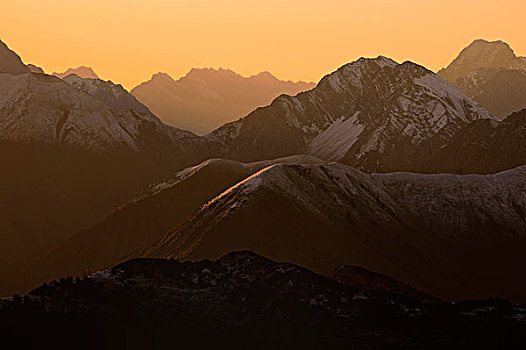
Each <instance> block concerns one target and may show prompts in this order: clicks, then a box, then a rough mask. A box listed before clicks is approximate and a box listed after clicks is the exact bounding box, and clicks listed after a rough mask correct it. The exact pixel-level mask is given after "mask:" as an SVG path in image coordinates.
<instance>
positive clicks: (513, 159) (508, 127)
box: [426, 109, 526, 174]
mask: <svg viewBox="0 0 526 350" xmlns="http://www.w3.org/2000/svg"><path fill="white" fill-rule="evenodd" d="M426 164H427V165H426V171H427V172H430V173H433V172H450V173H456V174H468V173H478V174H491V173H496V172H499V171H503V170H506V169H511V168H514V167H517V166H520V165H525V164H526V109H524V110H522V111H520V112H516V113H513V114H512V115H510V116H509V117H507V118H506V119H504V120H503V121H495V120H479V121H476V122H474V123H472V124H470V125H468V126H467V127H466V128H464V129H462V130H461V131H459V132H458V133H457V134H455V136H454V137H453V138H452V139H451V140H450V141H449V142H448V144H447V146H445V147H443V148H441V149H438V150H437V151H436V152H434V153H433V155H432V156H431V157H430V159H429V161H428V162H427V163H426Z"/></svg>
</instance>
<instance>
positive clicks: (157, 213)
mask: <svg viewBox="0 0 526 350" xmlns="http://www.w3.org/2000/svg"><path fill="white" fill-rule="evenodd" d="M487 55H488V57H489V56H491V55H490V54H487ZM494 56H495V57H500V54H499V55H494ZM496 60H497V59H494V60H493V61H496ZM493 61H492V62H493ZM460 62H462V60H460ZM513 69H515V66H513ZM35 71H36V69H35V68H34V67H33V68H31V67H29V66H26V65H25V64H24V63H23V62H22V60H21V59H20V57H19V56H18V55H16V53H14V52H13V51H11V50H9V49H8V48H7V46H5V45H4V44H2V46H0V163H1V164H8V165H9V166H8V167H6V169H5V170H4V171H2V172H0V191H1V192H2V196H1V198H0V231H1V232H2V233H3V235H4V236H3V244H2V246H1V247H0V256H1V257H2V258H1V261H0V284H1V285H0V292H1V293H12V292H16V291H28V290H30V289H32V288H34V287H35V286H36V284H38V283H41V282H43V281H45V280H48V279H53V278H58V277H60V276H64V275H66V274H71V275H82V274H84V273H88V272H92V271H94V270H98V269H100V268H108V267H111V266H113V265H114V264H115V263H117V262H122V261H125V260H127V259H129V258H131V257H144V256H147V257H159V256H162V257H169V256H173V257H179V258H182V259H186V260H188V259H190V260H194V259H196V260H200V259H202V258H212V257H213V258H218V257H220V256H222V255H224V254H226V253H228V252H231V251H233V250H240V249H241V250H242V249H251V250H254V251H255V252H257V253H262V254H264V255H266V256H270V257H273V258H275V259H277V260H281V261H290V262H293V263H298V264H300V265H301V266H304V267H309V268H310V269H312V270H314V271H315V272H317V273H321V274H324V275H327V276H329V275H330V274H331V273H332V271H333V269H334V268H335V267H336V266H339V265H341V264H348V265H357V266H361V267H362V268H365V269H368V270H372V271H376V272H378V273H383V274H385V275H388V276H392V277H393V278H395V279H396V280H399V281H400V282H401V283H404V284H406V285H411V286H414V287H416V288H417V289H418V290H421V291H422V292H423V293H427V294H430V295H434V296H437V297H440V298H444V299H448V300H456V299H461V298H465V297H487V296H493V295H499V296H505V297H508V298H512V299H514V300H515V299H520V297H521V296H522V295H524V291H525V289H524V288H525V287H524V285H523V283H522V282H521V280H520V279H518V278H517V275H519V274H520V273H521V268H522V267H523V266H524V265H525V262H524V261H523V258H522V257H521V256H522V254H521V252H522V251H523V250H524V248H525V247H524V241H525V240H524V232H526V230H525V220H524V218H525V217H526V213H525V202H524V198H523V197H524V195H523V193H524V190H525V189H524V185H523V184H524V183H526V181H525V179H524V167H520V166H523V165H524V164H525V163H524V154H525V153H524V133H525V130H526V111H522V112H517V113H514V114H512V115H511V116H509V117H507V118H506V119H504V120H502V121H501V120H499V119H497V118H496V117H495V116H494V115H493V114H492V113H490V112H489V111H487V110H486V109H485V108H484V107H483V106H481V105H480V104H479V103H477V102H476V101H475V100H474V99H472V98H470V97H469V96H468V95H466V94H465V93H463V92H461V91H460V90H459V89H458V88H457V87H455V86H454V85H452V84H451V83H449V82H448V81H447V80H445V79H443V78H441V77H440V76H438V75H436V74H434V73H433V72H431V71H429V70H428V69H426V68H424V67H422V66H419V65H417V64H414V63H412V62H403V63H397V62H395V61H393V60H391V59H389V58H386V57H382V56H380V57H378V58H374V59H366V58H361V59H359V60H357V61H355V62H351V63H349V64H346V65H345V66H343V67H341V68H339V69H338V70H337V71H335V72H333V73H331V74H329V75H327V76H325V77H324V78H323V79H322V80H321V81H320V82H319V84H317V85H316V86H315V87H312V88H311V89H310V90H309V89H307V90H308V91H304V92H300V93H299V94H297V95H295V96H288V95H281V96H278V97H277V98H275V99H274V100H273V101H272V102H271V103H270V105H268V106H264V107H259V108H257V109H255V110H254V111H252V112H247V113H248V114H247V115H246V116H245V117H243V118H241V119H239V120H236V121H231V122H229V123H227V124H225V125H223V126H220V127H219V128H217V129H215V130H214V131H212V132H210V133H208V134H206V135H204V136H198V135H196V134H194V133H192V132H190V131H185V130H181V129H178V128H175V127H172V126H168V125H167V124H165V123H163V122H162V121H161V120H160V119H159V118H157V116H156V115H155V114H154V112H155V111H154V112H153V113H152V111H151V110H150V108H148V107H147V106H146V105H145V104H143V103H142V102H141V99H140V98H138V97H136V96H134V95H133V94H130V93H128V92H127V91H126V90H125V89H124V88H123V87H122V86H120V85H118V84H115V83H113V82H111V81H103V80H100V79H96V78H83V77H81V76H79V75H77V74H68V75H67V76H65V77H63V78H62V79H60V78H58V77H55V76H52V75H46V74H45V73H42V72H40V71H38V72H35ZM458 71H461V72H463V70H458ZM209 73H210V74H209ZM210 75H212V76H216V75H217V76H221V79H218V80H219V81H223V77H222V76H223V75H225V76H227V77H229V79H232V81H241V80H240V78H239V77H238V76H237V75H236V74H235V73H233V72H231V71H219V72H217V71H209V70H205V71H199V70H195V71H193V72H191V73H189V74H188V75H187V77H185V78H184V79H181V80H184V82H185V84H186V83H188V84H190V85H191V84H194V83H195V84H196V85H195V86H198V87H203V86H205V87H207V88H209V87H210V86H212V85H211V83H210V81H212V80H213V79H212V78H210ZM198 77H199V78H198ZM257 77H259V78H257V79H256V77H253V79H254V80H258V79H261V80H265V79H267V80H269V81H274V82H275V79H274V78H271V77H269V76H268V75H267V74H262V75H259V76H257ZM159 78H163V79H165V78H166V77H165V76H159ZM194 78H195V79H194ZM241 79H242V81H244V82H246V80H250V79H252V78H241ZM258 81H259V80H258ZM179 82H181V81H179ZM169 85H170V86H171V85H172V83H169ZM190 85H189V86H190ZM263 85H264V84H263ZM278 85H281V83H280V84H278ZM218 86H223V85H221V84H219V85H218ZM295 86H296V87H297V85H295ZM198 90H199V89H197V90H195V91H198ZM152 91H153V90H152ZM188 91H190V92H191V93H192V94H193V92H192V91H194V90H193V88H190V87H189V88H188ZM200 91H203V90H200ZM190 92H189V93H190ZM154 95H155V94H154ZM212 95H213V94H212ZM189 96H190V95H189ZM214 96H215V95H214ZM271 98H272V97H269V99H271ZM221 99H222V98H220V99H218V101H219V100H221ZM240 100H243V98H240ZM225 101H226V100H225ZM213 105H214V104H213V103H211V104H210V106H213ZM215 106H216V107H214V108H217V109H219V107H217V106H218V105H215ZM283 157H286V158H285V159H283ZM330 162H338V163H333V164H328V163H330ZM512 168H515V169H512ZM402 171H403V172H406V173H395V174H380V173H387V172H402ZM409 171H410V172H418V173H443V172H448V173H458V174H466V173H478V174H484V175H464V176H457V175H452V174H450V175H445V174H442V175H424V174H410V173H407V172H409ZM500 171H504V172H502V173H499V174H494V173H497V172H500ZM486 174H493V175H486ZM521 293H522V294H521Z"/></svg>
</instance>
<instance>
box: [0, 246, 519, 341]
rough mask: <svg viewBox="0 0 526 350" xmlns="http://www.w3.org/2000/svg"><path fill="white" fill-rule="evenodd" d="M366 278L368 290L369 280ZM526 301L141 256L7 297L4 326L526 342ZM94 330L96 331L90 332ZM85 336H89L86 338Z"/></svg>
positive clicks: (246, 255)
mask: <svg viewBox="0 0 526 350" xmlns="http://www.w3.org/2000/svg"><path fill="white" fill-rule="evenodd" d="M364 287H365V288H364ZM525 313H526V310H525V307H524V306H522V305H513V304H511V303H509V302H506V301H501V300H489V301H466V302H459V303H455V304H446V303H427V302H422V301H420V300H419V299H415V298H412V297H409V296H405V295H403V294H402V295H400V294H395V293H390V292H387V291H371V290H367V286H352V285H351V286H345V285H342V284H339V283H337V282H334V281H332V280H330V279H327V278H324V277H321V276H319V275H316V274H314V273H312V272H310V271H308V270H305V269H303V268H300V267H298V266H295V265H292V264H288V263H276V262H273V261H270V260H267V259H265V258H263V257H261V256H258V255H256V254H254V253H251V252H237V253H231V254H228V255H226V256H224V257H222V258H221V259H219V260H217V261H201V262H195V263H180V262H177V261H170V260H163V259H138V260H132V261H129V262H126V263H124V264H120V265H118V266H115V267H114V268H113V269H111V270H108V271H102V272H100V273H97V274H94V275H92V276H91V277H90V278H86V279H83V280H77V281H74V280H72V279H64V280H62V281H61V282H52V283H50V284H49V285H44V286H42V287H40V288H38V289H36V290H34V291H33V292H31V293H30V294H29V295H27V296H25V297H24V298H23V299H21V298H20V297H15V298H14V299H12V300H10V301H8V300H6V301H0V336H1V337H2V339H3V340H4V341H6V342H11V341H12V342H13V343H16V344H18V345H20V346H26V347H44V348H48V347H49V348H54V349H56V348H68V347H71V344H75V347H77V348H87V349H91V348H94V347H96V348H113V349H114V348H127V349H130V348H131V349H144V348H148V349H165V348H167V347H168V348H170V347H173V344H174V342H176V343H177V345H179V346H182V347H192V348H204V347H207V348H209V347H214V348H218V347H219V348H262V349H268V348H276V347H282V346H284V345H286V347H287V348H294V349H295V348H301V349H311V348H312V349H319V348H385V347H392V348H415V347H416V348H430V347H439V348H450V347H467V348H471V347H474V348H476V347H488V346H490V347H499V346H500V347H510V348H519V347H521V346H524V343H525V341H526V339H525V336H524V334H525V327H526V325H525V323H524V315H525ZM86 334H92V335H93V336H86ZM79 339H82V341H79Z"/></svg>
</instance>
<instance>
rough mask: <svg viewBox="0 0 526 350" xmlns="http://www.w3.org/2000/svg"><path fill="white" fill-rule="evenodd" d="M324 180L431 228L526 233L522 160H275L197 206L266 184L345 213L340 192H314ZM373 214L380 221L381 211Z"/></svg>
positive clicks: (233, 199) (232, 200)
mask: <svg viewBox="0 0 526 350" xmlns="http://www.w3.org/2000/svg"><path fill="white" fill-rule="evenodd" d="M305 173H306V174H308V182H305V181H306V178H305V175H303V174H305ZM328 182H330V183H334V186H335V187H334V186H333V187H332V188H333V189H334V190H337V191H338V192H341V193H342V194H345V195H346V196H363V195H364V192H363V189H364V188H366V189H367V192H368V193H369V194H368V195H373V196H376V197H377V198H381V199H382V201H384V203H385V205H387V206H388V207H390V208H391V210H393V212H399V213H404V214H403V215H407V213H411V215H412V216H415V217H416V218H418V220H419V221H420V225H422V226H424V227H433V231H437V232H440V234H442V235H459V234H462V233H464V232H469V231H470V230H472V229H473V227H477V226H478V225H486V224H487V225H498V226H499V227H502V228H506V229H505V230H504V232H506V233H507V234H508V235H515V234H519V235H521V236H522V237H526V221H525V220H524V214H525V213H526V196H524V193H526V166H522V167H519V168H516V169H512V170H508V171H504V172H501V173H498V174H493V175H452V174H437V175H421V174H413V173H391V174H376V175H374V174H373V175H369V174H365V173H362V172H360V171H357V170H356V169H354V168H352V167H349V166H346V165H343V164H340V163H331V164H329V165H315V164H314V165H312V164H306V165H290V164H275V165H271V166H269V167H266V168H264V169H262V170H260V171H258V172H257V173H255V174H253V175H251V176H250V177H248V178H246V179H245V180H243V181H241V182H240V183H238V184H236V185H235V186H233V187H231V188H229V189H228V190H226V191H225V192H223V193H221V194H220V195H219V196H217V197H216V198H214V199H213V200H212V201H210V202H209V203H207V204H206V205H204V206H203V207H202V208H201V210H202V211H206V210H207V209H208V208H209V207H211V204H216V205H215V206H214V207H215V208H225V207H228V208H232V207H239V206H240V205H242V204H243V203H246V201H247V199H249V198H250V196H251V195H252V193H254V192H255V191H256V190H257V189H258V188H260V187H265V189H266V190H270V191H272V192H274V193H279V194H283V195H284V196H287V197H290V198H294V201H296V202H297V203H301V205H302V208H304V210H308V211H309V212H312V213H316V214H317V215H320V216H327V213H331V215H336V217H339V215H341V218H343V217H345V215H346V214H345V212H346V211H347V209H346V208H345V207H346V206H347V204H346V203H345V202H342V201H340V199H339V198H340V194H337V195H335V196H334V197H332V199H331V200H333V202H326V198H331V196H330V195H329V196H328V197H327V194H326V193H319V198H318V194H317V193H318V191H324V190H323V189H325V188H327V184H328ZM322 198H325V199H322ZM342 198H343V197H342ZM320 201H323V203H320ZM218 202H224V203H221V204H219V203H218ZM320 204H321V207H322V208H324V209H323V210H322V211H320ZM306 208H308V209H306ZM212 210H213V209H212ZM377 215H378V218H377V220H379V221H381V220H382V219H381V216H382V213H377ZM332 219H334V217H333V218H332ZM327 220H330V219H329V218H327Z"/></svg>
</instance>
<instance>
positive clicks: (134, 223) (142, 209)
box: [0, 156, 323, 295]
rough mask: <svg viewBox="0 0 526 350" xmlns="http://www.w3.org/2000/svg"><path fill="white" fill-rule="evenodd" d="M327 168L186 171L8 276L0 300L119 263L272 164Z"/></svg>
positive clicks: (220, 164)
mask: <svg viewBox="0 0 526 350" xmlns="http://www.w3.org/2000/svg"><path fill="white" fill-rule="evenodd" d="M277 163H284V164H306V163H323V162H322V161H321V160H319V159H316V158H314V157H310V156H292V157H288V158H284V159H276V160H272V161H264V162H258V163H251V164H243V163H240V162H236V161H230V160H224V159H211V160H207V161H206V162H203V163H202V164H199V165H197V166H195V167H191V168H187V169H184V170H182V171H180V172H178V173H177V174H175V175H174V176H172V177H170V178H167V179H165V180H163V181H162V182H159V183H156V184H153V185H151V186H149V187H148V188H147V189H146V190H145V191H144V192H143V193H141V194H140V195H138V196H136V197H135V198H133V199H131V200H129V201H127V202H126V203H124V204H123V205H121V206H119V207H117V208H116V209H115V210H113V211H111V212H110V213H109V214H108V215H106V216H104V217H103V218H102V219H100V220H99V221H97V222H96V223H94V224H93V225H91V226H89V227H88V228H86V229H83V230H81V231H80V232H79V233H77V234H75V235H73V236H72V237H71V238H69V239H68V240H66V241H65V242H64V243H62V244H59V245H58V246H57V247H56V248H54V249H52V250H51V251H49V252H48V253H46V254H45V255H44V256H43V257H41V258H39V259H38V260H36V261H34V262H32V263H30V264H28V265H26V266H24V267H23V268H22V269H12V270H11V273H10V274H9V276H7V274H4V276H3V280H4V281H6V286H5V287H4V288H0V295H10V294H13V293H15V292H16V293H20V291H28V290H31V289H32V288H34V287H35V286H37V285H40V284H41V283H43V282H45V281H48V280H51V279H56V278H60V277H62V276H66V275H72V276H78V275H80V276H82V275H83V274H86V273H91V272H94V271H97V270H100V269H106V268H109V267H111V266H112V265H113V264H114V263H115V262H117V261H120V260H122V259H123V258H124V257H126V256H127V255H129V254H131V253H134V252H135V251H137V250H139V249H143V248H144V247H148V246H150V245H152V244H154V243H155V242H156V241H158V240H159V239H161V238H162V237H163V235H164V234H166V233H167V232H168V231H170V229H172V228H173V227H175V226H177V225H178V224H179V223H180V222H181V221H183V219H184V218H185V217H186V216H187V215H189V214H191V213H192V212H193V211H194V210H196V209H198V208H199V207H200V206H201V205H203V204H204V203H206V202H208V201H209V200H212V199H213V198H214V197H216V196H217V195H219V194H220V193H222V192H223V191H225V190H226V189H228V188H229V187H231V186H234V185H235V184H236V183H238V182H239V181H241V180H243V179H244V178H246V177H247V176H250V175H251V174H253V173H254V172H257V171H259V170H261V169H263V168H265V167H267V166H269V165H272V164H277Z"/></svg>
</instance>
